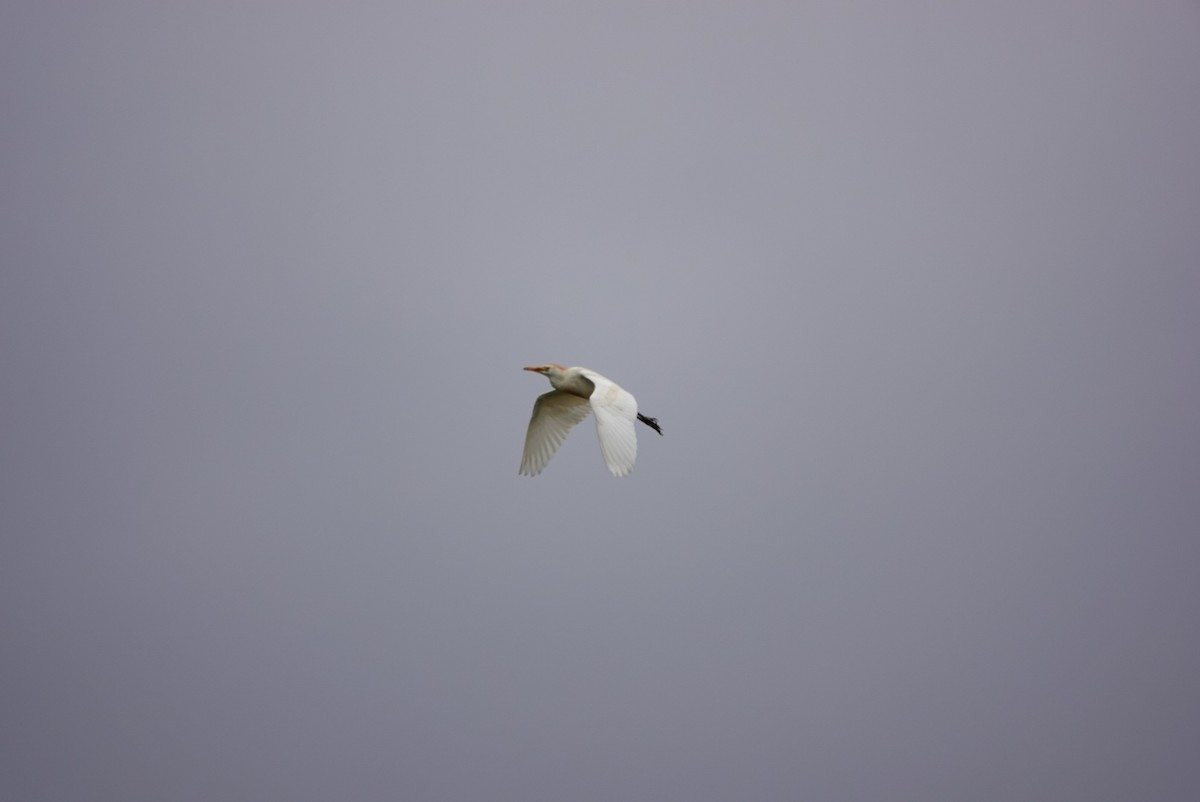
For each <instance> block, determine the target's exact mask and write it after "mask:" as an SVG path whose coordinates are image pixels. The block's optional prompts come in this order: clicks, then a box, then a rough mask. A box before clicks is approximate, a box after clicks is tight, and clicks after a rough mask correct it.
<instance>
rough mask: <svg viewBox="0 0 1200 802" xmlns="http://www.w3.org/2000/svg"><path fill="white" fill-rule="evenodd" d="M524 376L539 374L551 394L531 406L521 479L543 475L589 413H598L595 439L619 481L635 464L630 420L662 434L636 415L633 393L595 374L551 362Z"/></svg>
mask: <svg viewBox="0 0 1200 802" xmlns="http://www.w3.org/2000/svg"><path fill="white" fill-rule="evenodd" d="M525 370H529V371H533V372H534V373H540V374H542V375H543V376H545V377H546V378H547V379H549V380H550V385H551V386H552V387H553V388H554V389H553V390H551V391H550V392H548V393H543V394H542V395H539V396H538V398H537V401H535V402H534V404H533V415H532V417H530V419H529V430H528V431H527V432H525V453H524V454H523V455H522V456H521V470H520V473H521V475H523V476H537V475H538V474H539V473H541V472H542V471H543V470H545V468H546V466H547V465H549V464H550V460H551V459H553V458H554V454H555V453H556V452H557V451H558V447H559V446H561V445H562V444H563V441H564V440H566V439H567V435H568V434H570V432H571V429H573V428H574V427H575V424H577V423H579V422H580V421H582V420H583V419H584V418H586V417H587V416H588V413H589V412H594V413H596V435H597V437H599V438H600V453H601V455H603V457H604V464H605V465H607V466H608V470H609V472H610V473H611V474H612V475H613V476H616V477H618V478H620V477H622V476H628V475H629V473H630V472H631V471H632V470H633V463H634V461H635V460H636V459H637V433H636V432H634V430H633V422H634V420H635V419H636V420H639V421H641V422H642V423H644V424H646V425H647V426H649V427H650V428H651V429H653V430H654V431H656V432H658V433H659V435H661V434H662V427H660V426H659V425H658V421H657V420H656V419H655V418H648V417H646V416H645V415H643V414H642V413H640V412H638V410H637V399H635V398H634V397H633V394H632V393H630V392H629V391H628V390H625V389H623V388H622V387H621V386H620V385H618V384H617V383H616V382H614V381H613V380H612V379H607V378H605V377H604V376H601V375H600V374H599V373H597V372H596V371H594V370H589V369H588V368H568V367H563V366H562V365H559V364H555V363H553V362H551V363H549V364H546V365H535V366H533V367H528V368H525Z"/></svg>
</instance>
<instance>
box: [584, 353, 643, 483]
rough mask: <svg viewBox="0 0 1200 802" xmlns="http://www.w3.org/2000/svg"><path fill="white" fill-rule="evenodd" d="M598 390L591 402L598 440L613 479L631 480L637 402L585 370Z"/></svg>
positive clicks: (635, 458) (626, 393)
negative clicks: (622, 477) (620, 477)
mask: <svg viewBox="0 0 1200 802" xmlns="http://www.w3.org/2000/svg"><path fill="white" fill-rule="evenodd" d="M580 372H581V373H582V374H583V375H584V376H586V377H587V378H588V379H589V380H590V381H591V382H592V384H594V385H595V386H596V389H595V390H593V391H592V397H591V398H590V399H589V400H590V402H591V405H592V412H594V413H596V436H597V437H599V438H600V453H601V454H603V455H604V464H605V465H607V466H608V470H609V472H610V473H612V475H613V476H628V475H629V473H630V471H632V470H633V463H634V462H635V461H636V460H637V433H636V432H635V431H634V430H633V422H634V421H635V420H636V419H637V399H635V398H634V397H633V393H630V392H629V391H627V390H624V389H622V388H621V387H620V385H618V384H617V383H616V382H614V381H612V380H610V379H606V378H605V377H603V376H601V375H600V374H599V373H596V372H594V371H591V370H586V369H581V370H580Z"/></svg>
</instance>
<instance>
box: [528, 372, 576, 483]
mask: <svg viewBox="0 0 1200 802" xmlns="http://www.w3.org/2000/svg"><path fill="white" fill-rule="evenodd" d="M591 411H592V408H591V405H590V404H588V402H587V399H585V398H580V397H579V396H577V395H571V394H570V393H564V392H562V391H561V390H551V391H550V392H548V393H544V394H542V395H539V396H538V399H537V401H535V402H533V417H531V418H530V419H529V430H528V431H526V432H525V453H524V454H522V455H521V473H522V474H523V475H524V476H537V475H538V474H539V473H541V472H542V471H543V470H545V468H546V466H547V465H549V464H550V460H551V459H552V458H553V457H554V454H555V452H557V451H558V447H559V446H561V445H562V444H563V441H564V440H566V439H567V435H568V434H570V433H571V429H573V428H575V424H577V423H579V422H580V421H581V420H583V419H584V418H586V417H587V416H588V413H589V412H591Z"/></svg>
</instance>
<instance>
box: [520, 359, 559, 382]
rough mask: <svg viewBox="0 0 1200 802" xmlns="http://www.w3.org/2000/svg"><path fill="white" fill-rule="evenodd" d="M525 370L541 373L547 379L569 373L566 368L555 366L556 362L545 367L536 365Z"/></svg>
mask: <svg viewBox="0 0 1200 802" xmlns="http://www.w3.org/2000/svg"><path fill="white" fill-rule="evenodd" d="M525 370H531V371H533V372H534V373H540V374H542V375H543V376H545V377H546V378H553V377H555V376H562V375H563V374H564V373H566V372H567V369H566V368H565V367H564V366H562V365H558V364H555V363H554V362H550V363H548V364H545V365H534V366H533V367H528V368H525Z"/></svg>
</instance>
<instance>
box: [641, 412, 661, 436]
mask: <svg viewBox="0 0 1200 802" xmlns="http://www.w3.org/2000/svg"><path fill="white" fill-rule="evenodd" d="M638 420H640V421H641V422H642V423H644V424H646V425H647V426H649V427H650V428H651V429H653V430H654V431H656V432H658V433H659V434H660V435H661V434H662V429H660V428H659V426H658V419H657V418H647V417H646V416H645V415H643V414H642V413H640V412H639V413H638Z"/></svg>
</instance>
